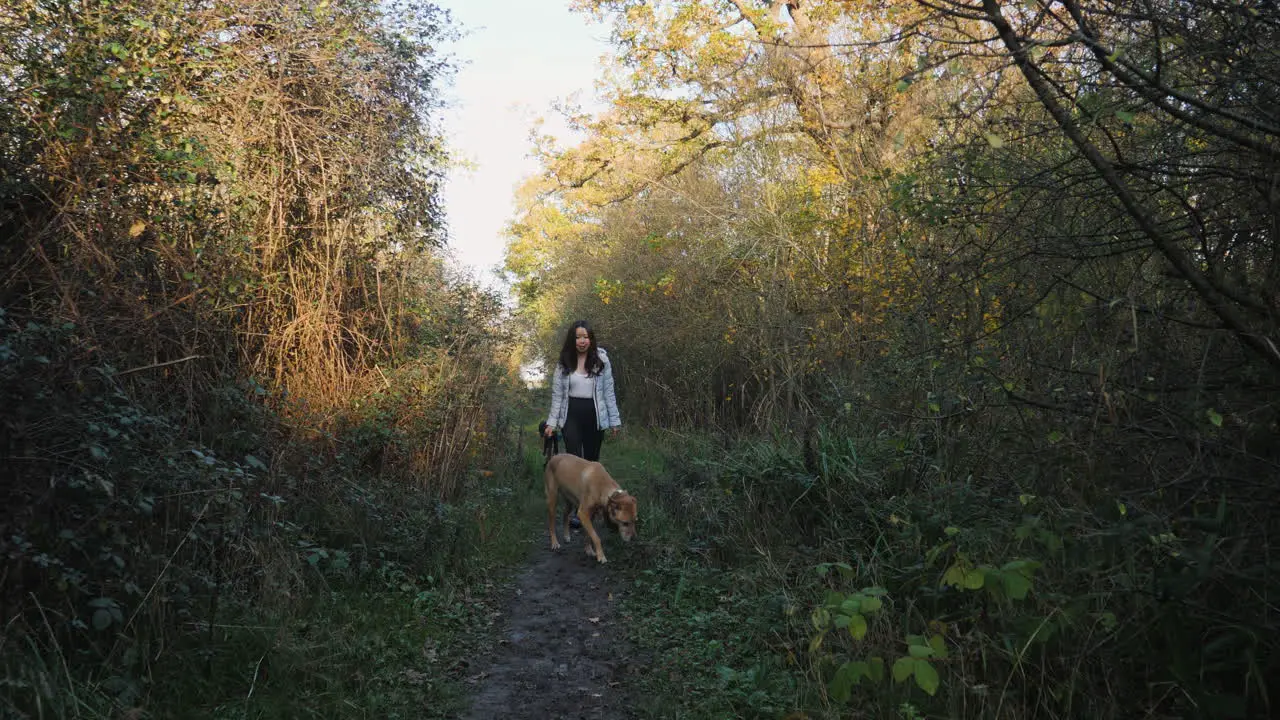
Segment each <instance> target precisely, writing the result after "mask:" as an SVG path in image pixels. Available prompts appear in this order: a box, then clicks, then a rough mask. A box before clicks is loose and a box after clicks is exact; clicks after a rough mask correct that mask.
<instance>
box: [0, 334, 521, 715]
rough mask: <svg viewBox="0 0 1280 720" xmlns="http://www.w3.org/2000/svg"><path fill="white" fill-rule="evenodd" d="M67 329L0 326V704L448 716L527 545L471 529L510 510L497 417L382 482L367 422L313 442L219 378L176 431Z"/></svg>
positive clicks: (509, 532) (117, 710)
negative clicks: (411, 470)
mask: <svg viewBox="0 0 1280 720" xmlns="http://www.w3.org/2000/svg"><path fill="white" fill-rule="evenodd" d="M79 339H80V336H79V334H78V331H77V328H76V327H75V326H74V325H73V324H70V323H66V324H62V325H58V326H50V325H42V324H39V323H36V322H25V323H18V322H17V321H16V320H14V318H13V317H12V316H9V317H6V316H4V315H3V314H0V405H3V407H4V408H5V418H4V424H3V427H2V428H0V429H2V430H3V432H2V433H0V439H2V440H3V444H2V445H0V452H2V453H3V455H4V457H5V458H6V462H5V463H4V466H3V470H0V476H2V478H0V479H2V480H3V493H4V497H3V507H4V511H3V513H0V562H2V565H0V587H3V592H0V605H2V607H0V610H2V611H3V617H4V621H5V624H4V626H3V629H2V631H0V664H2V665H3V668H2V675H3V678H4V679H3V681H2V683H0V708H2V711H0V715H3V716H4V717H15V718H99V717H104V718H105V717H129V718H169V717H182V718H201V717H204V718H231V717H235V718H279V717H290V718H305V717H333V718H337V717H342V718H354V717H378V718H396V717H400V718H422V717H453V716H454V715H455V714H456V712H457V711H458V709H459V708H461V707H462V701H463V696H464V692H465V690H466V684H465V680H466V679H467V678H468V677H469V675H470V674H472V671H471V669H470V665H469V662H470V659H469V658H470V656H471V654H472V653H473V652H474V650H475V648H477V647H478V646H479V645H480V644H482V643H483V642H484V639H485V637H486V633H487V632H488V630H489V627H490V625H491V624H492V621H493V618H494V617H495V610H494V606H493V602H494V598H495V597H496V596H497V595H496V591H497V588H495V587H494V585H493V583H492V582H491V581H490V580H489V578H490V577H491V576H492V574H493V573H494V571H495V570H496V569H497V568H498V567H501V566H504V565H509V564H511V563H514V562H516V561H517V560H518V559H520V556H521V553H522V552H523V550H522V548H523V547H524V546H523V544H522V543H521V542H519V541H520V540H523V539H524V538H525V537H526V536H527V534H528V530H527V528H526V527H525V526H522V525H521V524H520V523H518V522H517V523H500V522H493V521H492V520H491V518H502V517H524V516H525V515H527V514H528V513H526V512H524V510H525V508H523V507H520V508H517V507H515V505H517V504H519V503H522V502H523V500H524V499H525V494H524V489H525V488H524V483H525V475H524V474H522V471H523V468H522V467H520V465H519V463H518V462H517V460H516V456H515V455H514V451H513V450H510V449H504V448H505V447H506V446H507V444H506V443H505V437H506V433H507V432H508V430H510V428H511V427H513V424H512V419H511V416H510V413H511V410H504V411H502V413H500V414H499V415H498V416H496V417H494V418H490V419H489V420H488V421H486V422H487V424H486V427H487V428H488V429H487V431H486V432H487V433H488V434H489V435H490V436H491V437H492V441H491V442H487V443H484V444H483V445H482V446H481V447H480V450H479V451H478V452H476V453H474V455H475V456H476V460H475V461H472V462H471V463H470V465H468V466H467V467H466V468H465V469H463V470H461V471H459V472H457V473H456V475H455V476H452V477H450V478H448V482H444V480H445V479H444V478H439V479H437V478H423V479H422V482H418V483H413V482H405V481H404V479H403V478H400V477H396V476H395V475H392V474H389V473H379V472H377V469H376V468H375V469H371V468H370V467H369V463H368V457H369V449H370V447H372V446H373V445H374V443H373V441H371V440H370V438H369V435H370V428H371V427H373V426H372V425H370V423H374V424H376V423H377V422H378V419H377V416H376V415H370V416H368V417H370V418H372V419H370V420H360V419H359V418H358V417H355V418H353V419H352V421H351V422H349V423H347V426H348V427H349V428H351V429H349V430H339V431H336V432H334V431H327V432H318V433H317V432H316V431H315V430H313V429H310V428H306V427H299V426H297V425H290V424H288V423H287V422H285V421H284V420H283V419H282V417H281V416H280V415H277V414H275V413H274V412H273V411H271V410H270V409H269V408H268V406H267V404H266V403H265V399H264V395H266V391H265V390H264V389H263V388H262V387H261V386H259V385H257V384H256V383H253V382H252V381H242V382H238V383H237V382H231V381H227V382H225V383H224V384H223V385H221V386H219V387H217V388H216V389H215V391H213V392H210V393H209V394H207V395H206V396H205V398H204V400H205V403H206V405H205V407H204V408H203V410H204V413H203V421H202V422H201V423H200V424H198V425H194V426H193V425H192V424H190V421H189V418H187V417H185V416H183V415H181V414H175V413H170V412H165V411H164V410H162V409H157V407H156V405H157V404H158V403H154V402H151V403H149V402H147V401H146V400H147V399H148V393H147V392H145V391H144V392H138V391H137V388H136V387H135V388H134V390H133V391H132V392H130V391H127V389H126V388H125V387H124V386H123V385H122V384H121V382H120V377H121V373H120V371H119V370H118V369H116V368H114V367H111V366H110V365H107V364H98V365H94V366H90V367H86V366H85V364H84V363H83V362H81V361H82V360H83V354H82V348H81V347H80V344H79ZM152 387H153V388H154V390H155V392H156V393H162V384H160V383H159V382H157V383H156V384H155V385H154V386H152ZM140 398H141V399H140ZM375 405H376V403H375ZM494 405H495V406H497V405H498V403H497V402H495V403H494ZM216 418H222V419H223V420H222V422H223V423H224V424H221V425H219V424H218V421H217V420H216ZM196 430H198V431H199V432H195V431H196ZM397 432H398V431H397V429H396V428H394V427H393V428H389V429H388V430H387V432H386V433H383V434H382V435H383V440H384V441H385V442H393V441H395V442H401V443H409V442H411V441H412V438H411V437H409V436H404V437H397V435H396V433H397ZM479 460H483V461H484V462H483V464H481V463H480V462H479ZM437 480H439V482H437ZM440 488H448V489H449V492H448V493H447V494H442V492H440V491H439V489H440ZM517 489H518V490H519V492H517Z"/></svg>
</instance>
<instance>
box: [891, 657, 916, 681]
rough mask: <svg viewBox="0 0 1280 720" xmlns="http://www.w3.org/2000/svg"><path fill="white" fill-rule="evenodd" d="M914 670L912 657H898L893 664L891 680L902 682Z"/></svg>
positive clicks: (914, 660)
mask: <svg viewBox="0 0 1280 720" xmlns="http://www.w3.org/2000/svg"><path fill="white" fill-rule="evenodd" d="M915 671H916V659H915V658H913V657H900V658H898V660H897V662H895V663H894V664H893V681H894V682H902V681H903V680H906V679H907V678H909V677H911V675H912V673H914V672H915Z"/></svg>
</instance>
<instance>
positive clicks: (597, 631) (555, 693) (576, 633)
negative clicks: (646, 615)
mask: <svg viewBox="0 0 1280 720" xmlns="http://www.w3.org/2000/svg"><path fill="white" fill-rule="evenodd" d="M601 529H602V528H601ZM598 531H599V530H598ZM604 532H608V531H607V530H605V531H604ZM601 537H602V539H604V535H603V534H602V535H601ZM584 542H589V541H588V540H587V539H586V536H585V535H583V534H582V533H581V532H575V533H574V534H573V540H572V542H570V543H568V544H567V545H564V546H563V547H562V548H561V549H560V551H559V552H553V551H551V550H550V549H549V547H548V540H547V538H546V536H545V535H542V536H540V538H539V546H538V548H537V549H536V550H535V551H534V553H533V560H532V562H531V563H530V565H529V566H528V567H526V568H525V569H524V570H523V571H522V572H521V573H520V575H519V576H518V577H517V578H516V582H515V589H514V590H513V596H512V597H511V598H510V602H509V604H508V606H507V610H506V613H505V617H506V623H505V627H504V628H503V631H502V634H501V635H500V636H499V641H498V646H497V647H496V648H495V649H494V651H493V654H492V656H491V657H489V658H487V661H486V662H484V663H483V664H482V668H481V672H480V674H479V675H477V676H474V677H473V678H471V680H470V682H472V683H473V684H474V685H475V687H476V689H475V699H474V701H473V703H472V706H471V712H470V714H469V715H467V716H466V717H467V718H470V719H471V720H489V719H491V718H511V719H513V720H521V719H524V718H528V719H529V720H533V719H534V718H536V719H537V720H588V719H591V720H596V719H597V718H600V719H604V718H629V717H634V715H633V714H632V713H631V712H630V711H629V708H630V707H631V704H630V702H629V699H628V695H627V692H626V685H627V678H628V677H629V676H630V675H632V674H634V673H636V672H639V670H640V667H638V666H637V665H635V664H633V662H632V658H631V654H630V651H629V649H628V648H627V647H626V646H625V644H624V639H623V638H624V633H623V632H622V630H621V628H620V627H619V624H618V621H619V618H618V613H617V604H618V600H619V599H620V597H621V591H622V582H621V581H620V580H619V576H618V573H617V572H616V571H613V572H611V570H613V568H611V566H610V565H608V564H607V565H599V564H597V563H596V561H595V559H593V558H588V557H587V556H586V554H585V553H584V552H583V543H584ZM610 547H611V545H610V544H609V543H608V540H606V545H605V548H606V550H609V549H610ZM612 552H626V550H625V549H617V550H613V551H612Z"/></svg>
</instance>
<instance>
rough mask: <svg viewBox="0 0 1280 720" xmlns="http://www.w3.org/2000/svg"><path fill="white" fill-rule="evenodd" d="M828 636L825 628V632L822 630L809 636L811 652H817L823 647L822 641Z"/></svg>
mask: <svg viewBox="0 0 1280 720" xmlns="http://www.w3.org/2000/svg"><path fill="white" fill-rule="evenodd" d="M826 636H827V633H826V631H825V630H824V631H823V632H820V633H818V634H817V635H814V636H813V637H811V638H809V652H811V653H812V652H817V651H818V648H820V647H822V641H823V639H824V638H826Z"/></svg>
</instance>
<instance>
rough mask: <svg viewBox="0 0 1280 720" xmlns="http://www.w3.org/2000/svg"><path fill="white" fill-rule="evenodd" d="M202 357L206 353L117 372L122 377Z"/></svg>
mask: <svg viewBox="0 0 1280 720" xmlns="http://www.w3.org/2000/svg"><path fill="white" fill-rule="evenodd" d="M202 357H204V355H188V356H186V357H184V358H178V359H177V360H170V361H169V362H162V363H154V364H152V365H143V366H142V367H136V368H132V369H130V370H121V371H120V372H118V373H116V377H120V376H121V375H128V374H129V373H136V372H142V371H143V370H153V369H155V368H162V367H165V366H166V365H177V364H178V363H180V362H186V361H188V360H195V359H197V358H202Z"/></svg>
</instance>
